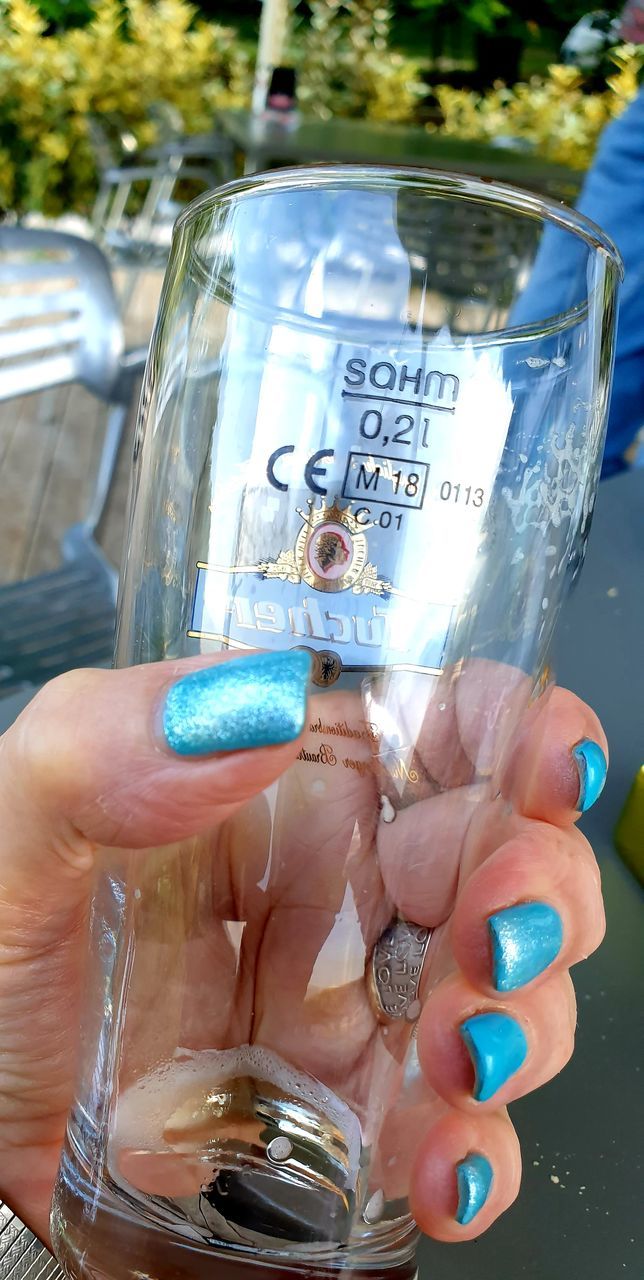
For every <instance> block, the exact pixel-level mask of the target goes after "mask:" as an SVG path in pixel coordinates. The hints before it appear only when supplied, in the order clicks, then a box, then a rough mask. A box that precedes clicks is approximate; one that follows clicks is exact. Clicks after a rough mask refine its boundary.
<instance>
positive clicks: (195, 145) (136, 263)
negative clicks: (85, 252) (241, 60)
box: [91, 121, 234, 311]
mask: <svg viewBox="0 0 644 1280" xmlns="http://www.w3.org/2000/svg"><path fill="white" fill-rule="evenodd" d="M160 132H161V134H162V136H163V134H165V139H164V140H163V141H162V142H161V143H159V145H157V146H155V147H150V148H148V149H147V150H146V151H144V152H140V153H137V154H133V153H132V152H131V150H129V149H128V150H125V151H124V155H123V159H122V160H121V161H120V162H116V163H115V162H114V160H111V161H109V162H108V163H107V164H106V163H105V161H106V159H107V157H108V156H109V155H110V153H111V154H113V149H112V151H111V144H110V142H109V139H108V138H107V135H105V134H104V133H103V132H102V131H101V125H100V124H99V123H97V122H96V121H94V122H93V123H92V128H91V137H92V142H93V146H94V152H95V155H96V160H97V164H98V167H99V170H100V175H101V176H100V184H99V190H98V194H97V197H96V202H95V204H94V209H93V212H92V228H93V235H94V239H95V241H96V243H97V244H98V245H100V247H101V248H102V249H103V250H104V251H105V253H106V254H107V255H108V256H109V258H110V260H111V261H112V262H113V264H114V265H115V266H123V267H126V268H128V275H127V277H126V281H125V285H124V287H123V290H122V294H121V299H120V301H121V307H122V310H123V311H125V310H126V309H127V306H128V303H129V301H130V299H131V297H132V294H133V291H134V287H135V285H136V281H137V277H138V273H139V271H141V270H142V269H144V268H146V267H148V268H153V267H164V266H165V264H166V261H167V258H168V253H169V250H170V241H171V237H172V228H173V226H174V223H175V221H176V219H177V217H178V215H179V213H180V212H181V210H182V208H183V206H184V204H185V202H186V201H185V198H182V194H181V188H183V194H184V197H185V192H186V191H189V192H190V193H191V195H193V196H194V195H199V194H201V192H202V191H208V190H210V189H211V188H212V187H217V186H220V185H221V184H222V183H223V182H226V181H228V179H229V178H230V177H232V176H233V172H234V163H233V162H234V150H233V146H232V143H231V142H230V141H229V139H227V138H225V137H223V136H222V135H219V134H217V133H211V134H194V135H186V136H180V135H176V136H171V137H168V136H167V134H168V125H167V122H166V127H165V128H164V129H161V130H160Z"/></svg>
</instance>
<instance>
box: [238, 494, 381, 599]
mask: <svg viewBox="0 0 644 1280" xmlns="http://www.w3.org/2000/svg"><path fill="white" fill-rule="evenodd" d="M307 507H308V510H307V511H303V510H301V508H299V507H298V508H297V514H298V516H300V518H301V520H302V527H301V529H300V531H299V533H298V535H297V538H296V541H295V546H294V547H293V549H292V550H286V551H280V553H279V555H278V557H277V559H276V560H264V561H262V562H261V563H260V564H259V565H258V570H259V571H260V572H261V573H262V575H263V576H264V577H265V578H279V579H281V580H282V581H287V582H293V583H299V582H305V583H307V585H308V586H309V587H314V588H315V590H316V591H347V590H349V588H350V589H351V590H352V591H353V593H354V595H361V594H366V593H371V594H373V595H385V594H389V593H390V592H391V591H392V585H391V583H390V582H385V581H384V580H383V579H381V578H379V577H378V572H377V569H376V566H375V565H373V564H370V563H369V561H368V559H367V552H368V543H367V534H366V532H365V524H364V522H363V523H362V524H360V523H359V521H358V519H357V517H356V516H355V515H353V513H352V512H351V509H350V507H349V506H346V507H341V506H340V505H339V503H338V501H337V500H336V501H335V502H334V503H333V506H331V507H327V506H325V505H324V504H323V505H322V506H321V507H319V508H316V507H315V504H314V502H313V499H312V498H310V499H309V501H308V503H307ZM366 527H367V528H369V527H370V526H369V525H367V526H366Z"/></svg>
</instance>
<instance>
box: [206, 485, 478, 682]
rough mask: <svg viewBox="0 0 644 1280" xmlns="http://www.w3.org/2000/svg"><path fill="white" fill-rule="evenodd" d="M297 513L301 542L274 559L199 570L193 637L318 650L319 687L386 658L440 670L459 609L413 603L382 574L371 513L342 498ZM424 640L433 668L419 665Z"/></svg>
mask: <svg viewBox="0 0 644 1280" xmlns="http://www.w3.org/2000/svg"><path fill="white" fill-rule="evenodd" d="M296 511H297V516H298V518H300V521H301V525H300V529H298V531H297V535H296V539H294V543H293V545H292V547H287V548H283V549H282V550H279V552H278V554H277V556H275V557H274V558H270V559H265V561H257V563H255V564H236V566H218V564H210V563H205V562H198V563H197V579H196V588H195V596H193V605H192V621H191V628H189V631H188V635H189V636H192V637H195V639H204V640H218V641H219V643H220V644H224V645H227V646H228V648H233V649H245V648H248V649H250V648H255V646H257V648H268V649H270V648H282V646H283V644H284V636H287V637H288V636H291V640H292V644H293V646H301V645H303V646H306V648H309V649H311V650H312V654H314V669H312V675H314V681H315V684H318V685H330V684H334V681H335V680H337V678H338V676H339V675H341V672H342V671H343V669H348V671H367V669H375V668H378V667H380V666H382V664H383V662H384V657H382V655H384V653H385V652H387V660H388V664H389V666H392V664H393V666H398V667H401V668H410V669H417V671H434V672H435V671H439V669H440V664H442V658H443V650H444V644H446V639H447V632H448V630H449V623H451V618H452V605H451V604H443V603H439V604H431V603H430V604H428V603H426V602H420V600H412V599H408V598H407V596H405V594H403V593H402V591H398V590H397V589H396V588H394V585H393V582H390V581H389V580H388V579H387V577H384V576H383V575H380V572H379V570H378V564H376V563H375V561H373V559H370V554H369V552H370V548H369V534H370V531H371V530H373V525H371V524H370V522H369V521H365V517H364V508H358V515H356V513H355V512H353V511H352V504H351V503H348V504H342V503H341V502H339V499H338V498H334V499H333V502H332V503H330V504H328V503H325V502H321V503H320V504H316V503H315V502H314V499H309V502H307V504H306V508H301V507H298V508H296ZM358 516H361V518H358ZM330 598H333V600H332V599H330ZM419 628H420V631H419ZM419 634H420V635H421V636H423V649H424V653H423V658H424V660H423V663H419V662H417V657H416V660H414V662H410V657H411V653H410V643H411V641H412V637H416V644H417V636H419Z"/></svg>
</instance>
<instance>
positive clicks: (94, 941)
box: [52, 167, 620, 1280]
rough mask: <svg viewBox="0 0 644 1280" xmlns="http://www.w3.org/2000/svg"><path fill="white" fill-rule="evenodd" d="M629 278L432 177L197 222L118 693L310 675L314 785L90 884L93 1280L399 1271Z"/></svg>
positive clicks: (76, 1156)
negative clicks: (453, 932)
mask: <svg viewBox="0 0 644 1280" xmlns="http://www.w3.org/2000/svg"><path fill="white" fill-rule="evenodd" d="M552 254H555V255H556V254H565V255H566V261H567V262H569V263H570V262H572V263H573V264H575V266H576V268H577V270H576V273H573V272H571V273H568V274H567V277H566V278H567V280H570V279H574V283H573V284H571V285H568V286H567V288H568V289H569V294H568V296H566V297H565V298H558V299H557V300H556V301H555V300H550V301H549V298H548V297H546V296H544V293H543V289H542V288H541V287H540V283H539V279H540V271H541V269H542V268H541V264H542V263H543V261H544V259H545V258H549V256H550V255H552ZM619 275H620V264H619V259H618V257H617V255H616V253H615V250H614V248H613V247H612V245H611V244H610V242H609V241H608V240H607V239H606V237H605V236H604V235H603V234H602V232H601V231H599V230H598V229H597V228H596V227H594V226H592V225H591V224H590V223H588V222H587V221H585V220H584V218H582V217H580V216H578V215H577V214H574V213H572V212H570V211H569V210H565V209H563V208H561V207H559V206H555V205H553V204H550V203H548V202H547V201H544V200H541V199H539V198H537V197H536V196H533V195H529V194H527V193H525V192H519V191H515V190H512V189H511V188H509V187H502V186H497V185H494V184H492V183H488V182H479V181H475V180H473V179H470V178H464V177H454V176H450V177H448V176H445V175H442V174H433V173H431V172H414V171H399V172H398V171H393V170H386V169H366V168H358V167H344V168H334V167H330V168H311V169H302V170H295V169H294V170H290V171H289V170H285V171H280V172H277V173H274V174H271V175H269V176H260V177H252V178H250V179H247V180H243V181H241V182H238V183H234V184H232V185H230V186H228V187H225V188H223V189H222V190H220V191H218V192H216V193H215V194H213V195H211V196H208V197H206V198H204V199H201V200H199V201H197V202H196V203H195V204H193V205H192V206H191V207H190V208H189V209H188V210H187V211H186V212H185V213H184V214H183V215H182V217H181V218H180V219H179V222H178V224H177V228H176V233H175V237H174V243H173V250H172V257H171V261H170V265H169V268H168V273H167V277H166V281H165V286H164V291H163V296H162V301H161V306H160V312H159V318H158V322H157V325H156V330H155V333H154V338H153V342H152V348H151V353H150V357H149V362H148V370H147V376H146V381H145V386H144V390H143V395H142V402H141V410H140V417H139V422H138V427H137V434H136V444H135V464H134V484H133V496H132V504H131V514H130V525H129V537H128V544H127V551H126V556H125V564H124V573H123V578H122V586H121V598H120V606H119V635H118V645H117V662H118V664H119V665H127V664H132V663H143V662H153V661H156V660H159V659H166V658H176V657H178V656H184V655H190V654H193V655H199V654H205V655H208V654H217V653H219V652H220V651H221V650H231V651H235V654H236V655H237V656H234V655H233V657H232V658H231V660H240V657H239V653H243V651H246V650H249V649H255V648H260V649H268V650H274V649H283V648H289V647H292V646H298V647H304V648H306V649H307V650H308V651H309V652H310V654H311V655H312V683H311V696H310V701H309V707H308V714H307V727H306V729H305V732H304V735H303V738H302V743H301V750H300V752H299V757H298V760H297V762H296V764H295V765H294V766H293V767H292V768H291V769H290V770H289V771H288V773H287V774H286V775H285V776H284V777H282V778H281V779H280V781H279V782H278V783H277V784H275V785H274V786H273V787H272V788H271V789H270V790H269V791H268V792H266V793H264V794H263V795H261V796H260V797H259V798H255V799H253V800H251V801H249V802H248V804H246V805H245V806H244V807H243V808H242V809H241V810H240V811H239V812H237V813H236V814H235V815H234V816H233V817H232V818H229V819H228V821H227V822H226V823H225V824H224V825H223V827H220V828H219V830H217V831H205V832H200V833H199V834H197V835H195V837H194V839H192V840H190V841H186V842H184V843H182V844H180V845H177V844H175V845H168V846H167V847H165V848H159V849H153V850H149V851H147V852H146V853H141V852H140V851H128V850H122V851H118V852H114V851H107V852H106V853H105V855H104V857H103V860H102V865H101V867H100V873H99V876H98V880H97V885H96V893H95V899H94V908H93V918H92V929H91V940H90V960H89V968H88V990H87V996H86V1008H85V1019H84V1025H83V1040H82V1051H81V1062H80V1068H79V1078H78V1088H77V1095H76V1101H75V1104H74V1107H73V1109H72V1113H71V1116H70V1120H69V1127H68V1138H67V1144H66V1148H65V1152H64V1156H63V1161H62V1164H61V1170H60V1175H59V1181H58V1186H57V1191H56V1196H55V1202H54V1210H53V1219H52V1221H53V1237H54V1241H55V1245H56V1249H57V1251H58V1254H59V1257H60V1258H61V1259H62V1261H63V1263H64V1265H65V1267H66V1269H67V1271H68V1273H69V1274H71V1275H72V1276H75V1277H90V1276H91V1277H99V1276H102V1277H113V1276H117V1275H118V1276H119V1278H123V1277H135V1276H136V1277H141V1276H154V1277H158V1278H159V1280H162V1278H163V1277H166V1276H167V1277H170V1276H172V1277H174V1278H178V1280H184V1278H185V1280H193V1277H194V1278H195V1280H196V1278H197V1277H201V1276H202V1275H206V1274H214V1275H217V1276H228V1275H229V1274H230V1276H231V1277H233V1276H234V1277H237V1278H238V1280H243V1277H251V1275H252V1276H256V1274H257V1271H258V1269H259V1270H260V1272H261V1268H262V1267H263V1268H264V1269H265V1270H264V1273H265V1274H270V1275H272V1276H284V1277H288V1276H291V1275H293V1274H296V1275H297V1274H299V1275H306V1276H310V1277H312V1276H315V1277H318V1276H325V1275H332V1274H334V1273H335V1272H337V1271H344V1274H345V1275H352V1276H353V1275H355V1276H361V1277H365V1278H366V1277H374V1278H375V1277H381V1276H383V1275H385V1274H389V1273H391V1274H392V1275H395V1276H396V1277H398V1278H399V1280H403V1278H406V1277H411V1276H413V1275H414V1273H415V1264H414V1241H415V1228H414V1224H413V1222H412V1220H411V1217H410V1216H409V1209H408V1202H407V1192H408V1184H409V1175H410V1166H411V1163H412V1161H413V1158H414V1154H415V1150H416V1146H417V1143H418V1140H419V1138H420V1137H421V1136H422V1134H423V1133H424V1132H425V1131H426V1130H427V1128H428V1125H429V1123H430V1122H431V1115H432V1107H433V1099H432V1096H431V1093H430V1091H429V1090H428V1089H427V1088H426V1087H425V1086H424V1084H423V1080H422V1078H421V1074H420V1071H419V1068H418V1061H417V1057H416V1055H415V1052H414V1028H415V1026H416V1023H417V1019H418V1017H419V1014H420V1012H421V1008H422V1002H423V998H424V996H425V993H426V992H427V991H428V990H429V989H430V988H431V986H432V985H433V984H434V983H435V982H436V981H438V980H439V978H440V977H441V976H442V975H443V974H444V973H445V972H446V971H448V970H449V968H450V963H451V962H450V955H449V934H448V932H447V930H446V928H445V925H446V922H447V921H448V920H449V915H450V911H451V909H452V906H453V902H454V897H455V894H456V892H457V886H458V878H459V874H460V873H461V870H462V869H464V871H463V874H467V869H468V867H469V866H471V864H472V862H473V861H475V860H476V858H477V856H479V852H480V851H479V848H478V846H477V840H478V839H479V837H480V832H481V830H482V829H484V828H485V824H486V823H487V822H488V820H489V818H490V814H494V813H495V812H496V810H495V806H497V805H499V804H505V801H504V799H503V797H502V796H501V797H500V798H499V793H500V791H502V787H503V777H504V771H505V770H506V769H507V768H508V767H509V766H508V760H509V758H511V754H512V742H513V737H514V735H515V734H516V732H517V726H518V725H519V724H520V722H521V719H522V717H523V716H524V715H525V714H526V713H527V712H528V711H529V709H530V708H531V705H532V704H533V703H534V701H535V699H537V698H539V697H547V696H548V685H549V673H548V650H549V645H550V640H551V636H552V631H553V626H554V624H555V621H556V618H557V615H558V612H559V609H560V605H561V602H562V600H563V599H564V597H565V595H566V592H567V591H568V589H569V586H570V583H571V581H572V580H573V579H574V577H575V575H576V574H577V572H578V570H579V568H580V566H581V563H582V560H583V555H584V549H585V545H586V539H587V536H588V531H589V527H590V520H591V514H592V508H593V501H594V496H595V490H596V484H597V478H598V474H599V467H600V459H601V452H602V442H603V435H604V426H605V419H606V405H607V399H608V394H609V384H610V377H611V365H612V352H613V335H614V315H615V296H616V287H617V282H618V278H619ZM238 651H239V652H238Z"/></svg>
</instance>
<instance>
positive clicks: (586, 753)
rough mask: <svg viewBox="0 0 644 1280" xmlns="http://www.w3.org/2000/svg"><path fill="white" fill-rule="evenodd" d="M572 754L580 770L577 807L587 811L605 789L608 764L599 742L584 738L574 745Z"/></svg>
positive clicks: (581, 810) (581, 811)
mask: <svg viewBox="0 0 644 1280" xmlns="http://www.w3.org/2000/svg"><path fill="white" fill-rule="evenodd" d="M572 754H573V757H574V760H575V764H576V765H577V769H578V771H579V799H578V801H577V808H578V809H579V811H580V813H585V812H586V810H587V809H590V807H591V805H593V804H594V803H595V801H596V800H598V799H599V797H600V795H601V793H602V791H603V790H604V783H605V781H606V774H607V772H608V764H607V762H606V756H605V755H604V753H603V751H602V749H601V747H600V745H599V743H598V742H593V741H592V738H583V739H582V741H581V742H578V743H577V746H576V747H573V749H572Z"/></svg>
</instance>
